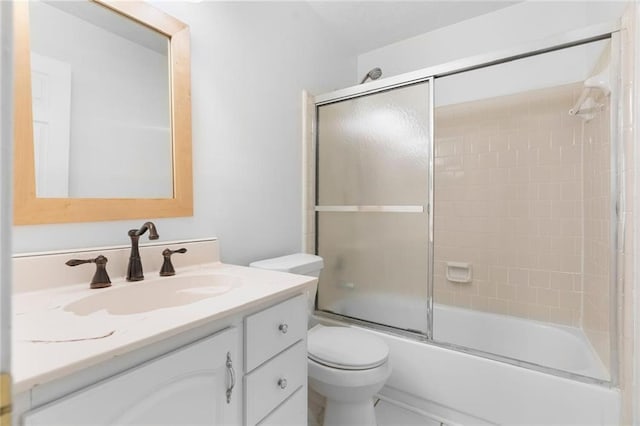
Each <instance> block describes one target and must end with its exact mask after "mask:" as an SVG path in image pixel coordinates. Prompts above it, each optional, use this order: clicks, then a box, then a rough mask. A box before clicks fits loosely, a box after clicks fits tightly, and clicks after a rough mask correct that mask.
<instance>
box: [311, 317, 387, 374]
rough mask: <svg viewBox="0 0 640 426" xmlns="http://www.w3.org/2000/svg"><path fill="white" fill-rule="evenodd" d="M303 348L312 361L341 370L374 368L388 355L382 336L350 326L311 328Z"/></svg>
mask: <svg viewBox="0 0 640 426" xmlns="http://www.w3.org/2000/svg"><path fill="white" fill-rule="evenodd" d="M307 348H308V353H309V358H311V359H312V360H314V361H316V362H319V363H320V364H324V365H327V366H329V367H334V368H339V369H342V370H366V369H369V368H375V367H378V366H379V365H382V364H384V363H385V361H386V360H387V358H388V357H389V347H388V346H387V344H386V343H385V342H384V341H383V340H382V339H380V338H378V337H376V336H373V335H371V334H369V333H366V332H363V331H359V330H356V329H353V328H350V327H314V328H313V329H311V330H309V334H308V337H307Z"/></svg>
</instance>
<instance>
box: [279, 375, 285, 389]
mask: <svg viewBox="0 0 640 426" xmlns="http://www.w3.org/2000/svg"><path fill="white" fill-rule="evenodd" d="M278 386H280V389H286V388H287V379H285V378H284V377H283V378H281V379H278Z"/></svg>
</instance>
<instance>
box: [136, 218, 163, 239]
mask: <svg viewBox="0 0 640 426" xmlns="http://www.w3.org/2000/svg"><path fill="white" fill-rule="evenodd" d="M147 229H148V230H149V239H150V240H157V239H158V238H159V237H160V236H159V235H158V231H157V229H156V225H154V223H153V222H145V223H143V224H142V226H141V227H140V229H138V230H135V229H132V231H135V234H136V235H137V236H140V235H143V234H144V233H145V232H147ZM129 232H131V231H129Z"/></svg>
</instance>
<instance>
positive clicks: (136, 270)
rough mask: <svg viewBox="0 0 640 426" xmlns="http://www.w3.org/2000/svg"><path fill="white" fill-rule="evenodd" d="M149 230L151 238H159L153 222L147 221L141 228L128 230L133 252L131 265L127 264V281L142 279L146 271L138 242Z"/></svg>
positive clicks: (130, 260)
mask: <svg viewBox="0 0 640 426" xmlns="http://www.w3.org/2000/svg"><path fill="white" fill-rule="evenodd" d="M147 230H149V239H150V240H157V239H158V237H159V235H158V231H157V229H156V225H154V224H153V222H145V223H144V224H143V225H142V226H141V227H140V229H130V230H129V232H128V235H129V238H131V254H130V255H129V265H128V266H127V281H142V280H144V273H143V270H142V260H141V259H140V250H139V248H138V243H139V240H140V236H141V235H143V234H144V233H145V232H147Z"/></svg>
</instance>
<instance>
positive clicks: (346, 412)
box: [322, 398, 376, 426]
mask: <svg viewBox="0 0 640 426" xmlns="http://www.w3.org/2000/svg"><path fill="white" fill-rule="evenodd" d="M322 425H323V426H376V414H375V411H374V408H373V399H369V400H367V401H360V402H348V403H343V402H340V401H334V400H332V399H329V398H327V405H326V407H325V410H324V422H323V423H322Z"/></svg>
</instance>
